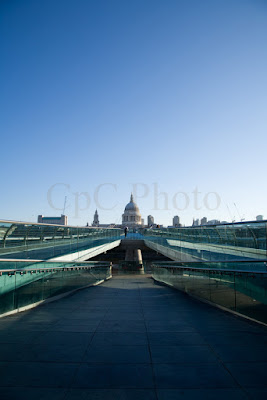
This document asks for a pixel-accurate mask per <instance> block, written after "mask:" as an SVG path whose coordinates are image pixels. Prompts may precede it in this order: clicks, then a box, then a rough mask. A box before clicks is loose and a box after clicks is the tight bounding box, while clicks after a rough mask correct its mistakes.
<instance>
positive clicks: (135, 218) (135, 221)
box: [122, 194, 142, 227]
mask: <svg viewBox="0 0 267 400" xmlns="http://www.w3.org/2000/svg"><path fill="white" fill-rule="evenodd" d="M141 224H142V219H141V214H140V211H139V208H138V206H137V204H136V203H135V202H134V199H133V195H132V194H131V198H130V202H129V203H128V204H127V205H126V207H125V209H124V213H123V214H122V225H124V226H129V227H130V226H136V225H141Z"/></svg>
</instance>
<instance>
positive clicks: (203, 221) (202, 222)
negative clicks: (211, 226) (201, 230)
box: [200, 217, 208, 225]
mask: <svg viewBox="0 0 267 400" xmlns="http://www.w3.org/2000/svg"><path fill="white" fill-rule="evenodd" d="M207 222H208V220H207V218H206V217H203V218H201V220H200V225H207Z"/></svg>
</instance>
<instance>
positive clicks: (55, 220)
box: [37, 214, 68, 225]
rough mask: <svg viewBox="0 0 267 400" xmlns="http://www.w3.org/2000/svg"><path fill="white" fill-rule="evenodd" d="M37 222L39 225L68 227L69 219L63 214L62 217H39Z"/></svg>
mask: <svg viewBox="0 0 267 400" xmlns="http://www.w3.org/2000/svg"><path fill="white" fill-rule="evenodd" d="M37 222H38V223H39V224H53V225H68V217H67V215H63V214H61V217H44V216H43V215H38V220H37Z"/></svg>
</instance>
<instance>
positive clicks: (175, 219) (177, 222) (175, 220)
mask: <svg viewBox="0 0 267 400" xmlns="http://www.w3.org/2000/svg"><path fill="white" fill-rule="evenodd" d="M172 226H174V227H175V228H178V227H179V226H181V225H180V218H179V217H178V215H175V216H174V217H173V219H172Z"/></svg>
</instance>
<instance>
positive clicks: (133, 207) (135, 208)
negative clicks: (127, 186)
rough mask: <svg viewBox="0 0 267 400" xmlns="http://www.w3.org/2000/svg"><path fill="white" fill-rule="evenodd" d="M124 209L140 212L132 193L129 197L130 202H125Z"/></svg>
mask: <svg viewBox="0 0 267 400" xmlns="http://www.w3.org/2000/svg"><path fill="white" fill-rule="evenodd" d="M124 211H137V212H138V213H139V212H140V211H139V208H138V206H137V204H136V203H135V202H134V200H133V195H132V194H131V198H130V203H128V204H126V206H125V210H124Z"/></svg>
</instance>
